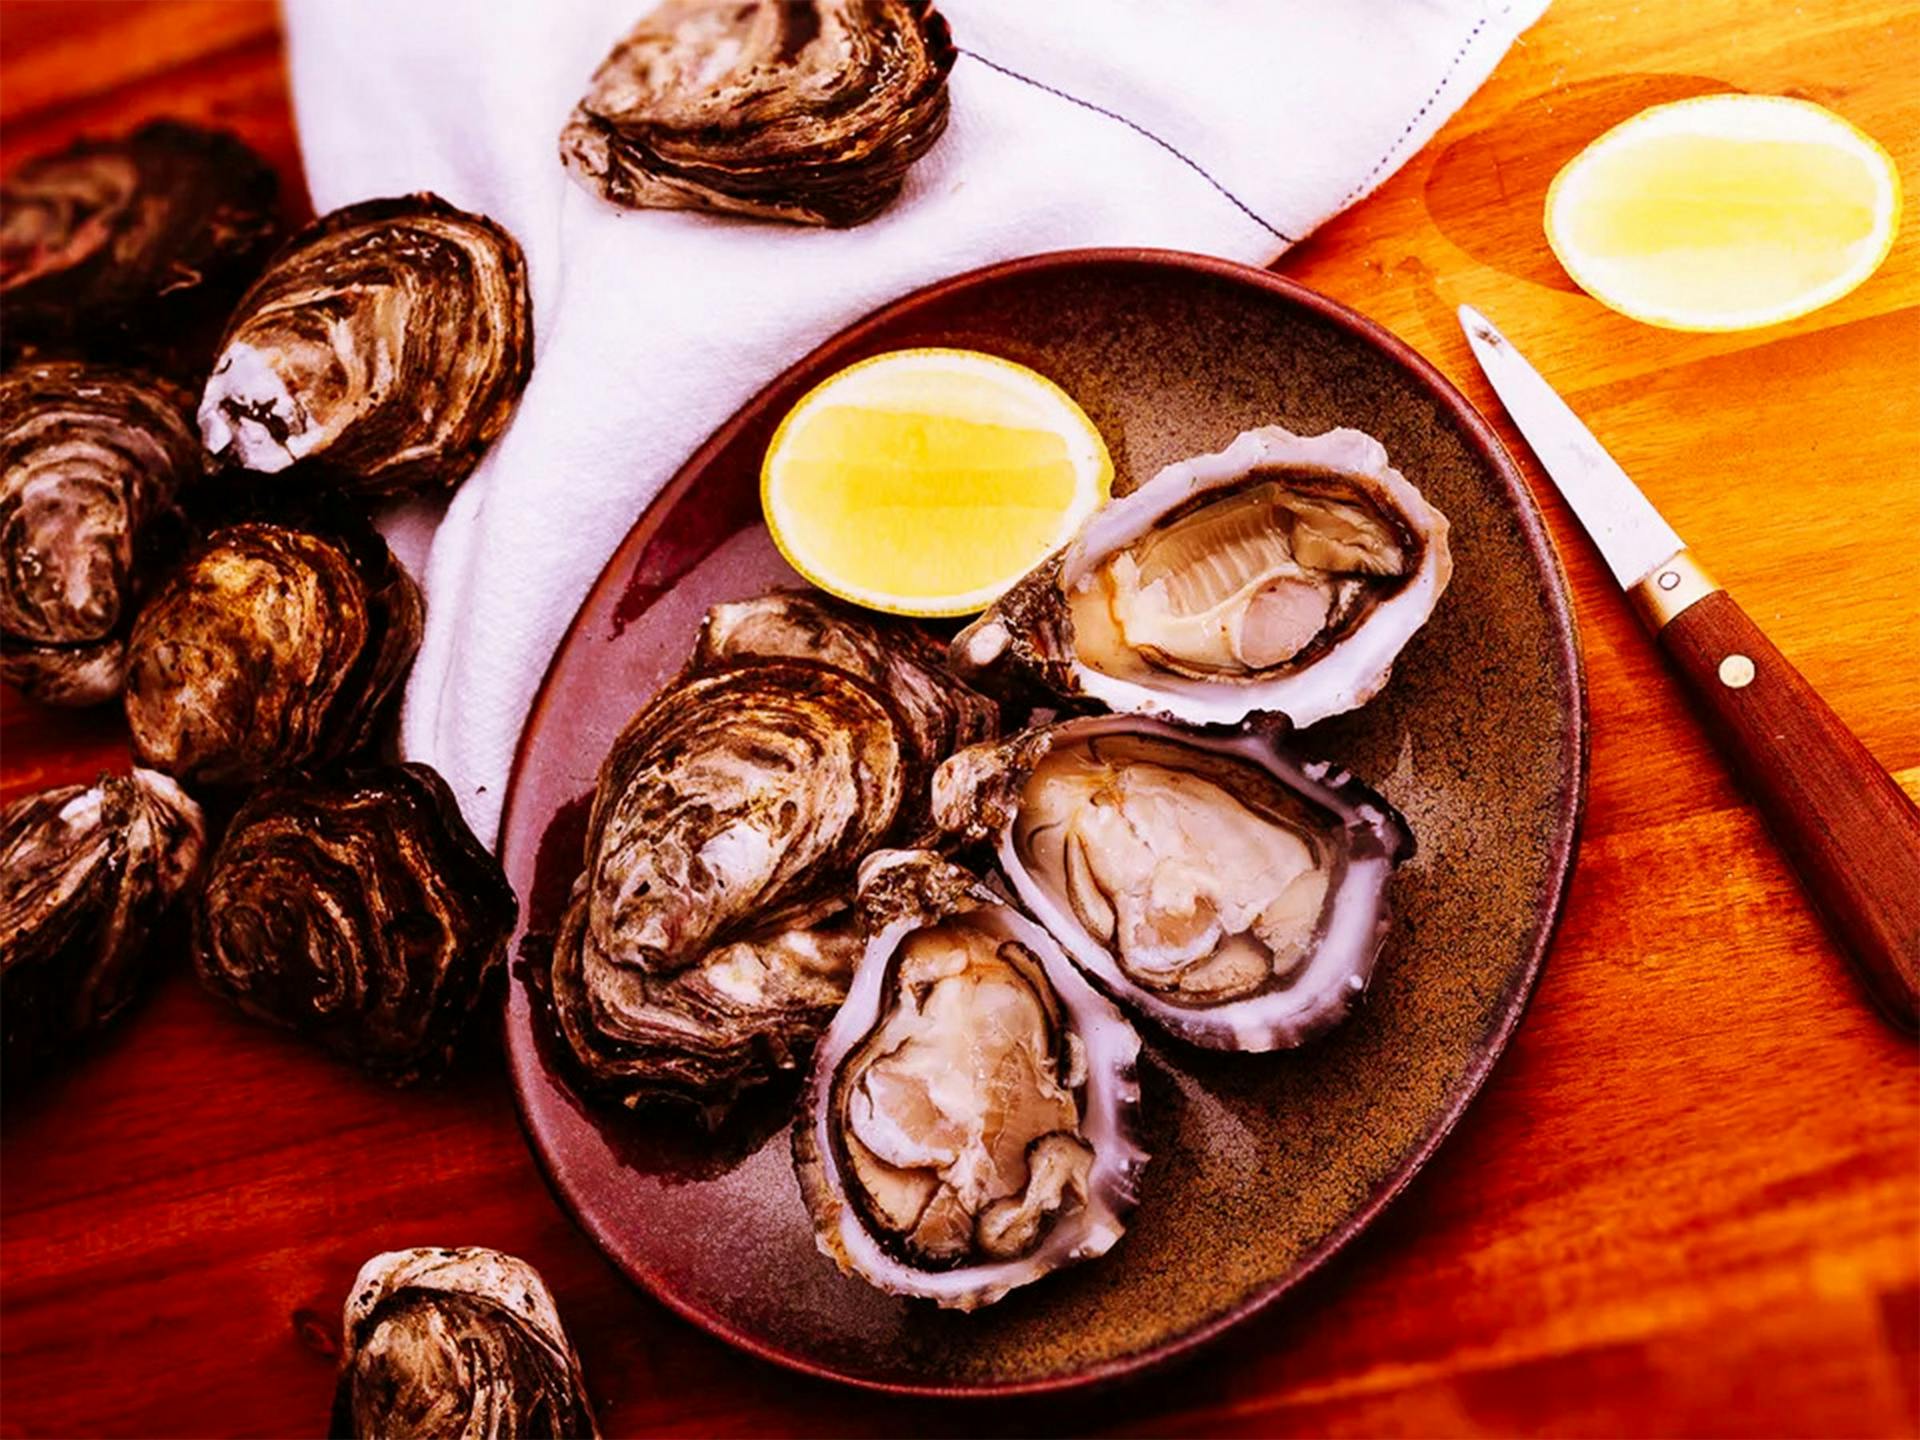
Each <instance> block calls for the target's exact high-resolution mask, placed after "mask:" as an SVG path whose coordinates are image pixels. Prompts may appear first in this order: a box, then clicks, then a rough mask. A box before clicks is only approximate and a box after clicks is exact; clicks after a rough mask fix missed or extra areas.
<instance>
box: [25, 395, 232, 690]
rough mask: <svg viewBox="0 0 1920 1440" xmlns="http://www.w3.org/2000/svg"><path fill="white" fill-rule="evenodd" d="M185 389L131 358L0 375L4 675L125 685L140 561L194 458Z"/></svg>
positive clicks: (173, 522)
mask: <svg viewBox="0 0 1920 1440" xmlns="http://www.w3.org/2000/svg"><path fill="white" fill-rule="evenodd" d="M186 416H187V397H186V396H185V395H184V394H182V393H181V392H179V391H177V390H175V389H174V388H173V387H172V386H171V385H168V384H166V383H165V382H163V381H159V380H155V379H152V378H150V377H148V376H144V375H140V374H138V373H136V372H134V371H131V370H114V369H107V368H104V367H100V366H92V365H73V364H60V365H26V366H21V367H19V368H17V369H14V370H10V371H8V372H7V373H6V375H5V376H3V377H0V677H4V678H6V679H7V680H10V681H12V682H13V683H14V684H16V685H18V686H19V687H20V688H21V689H22V690H24V691H26V692H27V693H28V694H29V695H33V696H35V697H36V698H38V699H41V700H44V701H46V702H48V703H49V704H54V705H93V704H98V703H99V702H100V701H103V700H108V699H111V698H112V697H113V696H115V695H117V694H119V692H120V681H121V678H122V676H123V675H124V674H125V671H126V660H127V631H128V630H129V629H130V628H131V627H132V624H133V613H134V608H135V605H136V602H137V601H138V599H139V596H140V594H141V592H142V591H143V590H144V589H145V587H146V581H147V577H148V572H150V571H151V570H152V569H153V568H154V567H155V566H156V565H157V564H159V563H160V562H162V561H164V560H165V559H167V558H168V557H169V555H170V553H171V552H172V550H173V549H174V548H175V547H176V546H177V545H178V544H179V542H180V540H181V538H182V534H183V531H182V525H181V520H180V512H179V507H178V505H177V504H176V497H177V496H178V494H179V492H180V490H181V487H182V486H183V485H185V484H186V483H187V481H188V480H189V479H191V478H192V477H193V476H195V475H197V474H198V473H199V471H200V442H199V439H198V438H197V437H196V436H195V435H194V433H193V430H192V427H191V426H190V424H189V423H188V421H187V418H186Z"/></svg>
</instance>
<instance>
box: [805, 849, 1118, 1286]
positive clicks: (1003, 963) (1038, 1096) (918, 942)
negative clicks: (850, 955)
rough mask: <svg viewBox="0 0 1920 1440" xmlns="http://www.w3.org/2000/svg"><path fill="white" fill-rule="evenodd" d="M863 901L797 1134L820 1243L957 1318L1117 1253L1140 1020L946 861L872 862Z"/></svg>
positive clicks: (856, 1268)
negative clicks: (848, 968) (845, 977)
mask: <svg viewBox="0 0 1920 1440" xmlns="http://www.w3.org/2000/svg"><path fill="white" fill-rule="evenodd" d="M860 909H861V916H862V922H863V925H864V926H865V928H866V929H867V931H868V933H869V935H870V937H871V938H870V939H869V940H868V942H867V945H866V949H865V951H864V953H863V954H862V956H861V959H860V964H859V969H858V971H857V972H856V974H855V976H854V982H853V988H852V990H851V992H850V993H849V995H848V997H847V1002H846V1004H845V1005H844V1006H842V1007H841V1010H840V1013H839V1014H838V1015H837V1016H835V1018H834V1021H833V1023H832V1024H831V1025H830V1026H829V1027H828V1028H827V1033H826V1035H825V1036H824V1037H823V1038H822V1040H821V1042H820V1045H819V1048H818V1050H817V1052H816V1054H815V1057H814V1063H813V1070H812V1073H811V1075H810V1077H809V1079H808V1083H807V1090H806V1096H805V1099H804V1101H803V1104H802V1110H801V1115H800V1118H799V1120H798V1122H797V1123H796V1124H795V1126H794V1131H793V1150H794V1166H795V1170H796V1172H797V1173H798V1175H799V1178H800V1189H801V1192H802V1194H803V1195H804V1196H805V1197H806V1201H807V1207H808V1209H809V1211H810V1212H811V1214H812V1216H813V1222H814V1228H815V1232H816V1235H817V1238H818V1240H819V1245H820V1249H821V1251H822V1253H824V1254H825V1255H827V1256H828V1257H830V1258H831V1259H833V1260H834V1261H835V1262H836V1263H838V1264H839V1266H840V1268H841V1269H842V1270H844V1271H846V1272H847V1273H849V1274H857V1275H859V1276H861V1277H862V1278H863V1279H865V1280H867V1281H869V1282H870V1283H872V1284H874V1285H877V1286H879V1287H880V1288H881V1289H883V1290H886V1291H889V1292H891V1293H893V1294H896V1295H909V1296H917V1297H920V1298H924V1299H929V1300H933V1301H935V1302H937V1303H938V1304H940V1305H941V1306H943V1307H947V1308H951V1309H958V1310H973V1309H976V1308H978V1307H979V1306H982V1305H988V1304H991V1303H993V1302H994V1301H996V1300H998V1299H999V1298H1000V1297H1001V1296H1003V1295H1005V1294H1006V1293H1007V1292H1008V1291H1009V1290H1012V1289H1014V1288H1015V1287H1017V1286H1020V1285H1025V1284H1029V1283H1031V1282H1032V1281H1034V1280H1038V1279H1039V1278H1041V1277H1042V1276H1043V1275H1046V1274H1047V1273H1049V1272H1050V1271H1053V1270H1055V1269H1058V1268H1059V1267H1060V1266H1062V1265H1067V1264H1071V1263H1073V1262H1075V1261H1080V1260H1087V1259H1091V1258H1093V1257H1094V1256H1097V1255H1102V1254H1104V1253H1106V1251H1107V1250H1109V1249H1110V1248H1112V1246H1113V1244H1114V1242H1115V1241H1117V1240H1118V1239H1119V1238H1120V1236H1121V1234H1122V1233H1123V1231H1124V1230H1125V1224H1126V1217H1127V1215H1128V1214H1129V1213H1130V1212H1131V1210H1132V1208H1133V1204H1134V1199H1135V1189H1136V1186H1137V1183H1138V1178H1139V1173H1140V1170H1141V1168H1142V1167H1143V1166H1144V1165H1145V1163H1146V1160H1147V1156H1146V1154H1145V1152H1144V1151H1142V1150H1141V1149H1140V1147H1139V1145H1138V1143H1137V1141H1136V1139H1135V1127H1136V1121H1137V1112H1138V1108H1139V1098H1140V1091H1139V1085H1138V1082H1137V1080H1136V1077H1135V1065H1136V1062H1137V1059H1138V1056H1139V1052H1140V1038H1139V1036H1138V1035H1136V1034H1135V1033H1134V1031H1133V1027H1132V1026H1130V1025H1129V1024H1127V1022H1126V1020H1125V1019H1124V1018H1123V1017H1122V1016H1121V1015H1120V1012H1119V1011H1117V1010H1116V1009H1114V1007H1113V1006H1112V1004H1111V1003H1110V1002H1108V1001H1107V1000H1106V998H1105V997H1103V996H1102V995H1100V994H1099V993H1098V992H1097V991H1095V990H1094V989H1093V988H1092V987H1091V986H1090V985H1088V984H1087V982H1086V981H1085V980H1084V979H1083V978H1082V977H1081V976H1080V974H1079V973H1078V972H1077V971H1076V970H1075V969H1074V968H1073V967H1072V966H1071V965H1070V964H1069V963H1068V962H1067V959H1066V956H1065V955H1063V954H1062V953H1061V951H1060V948H1059V946H1058V945H1056V944H1055V943H1054V941H1053V939H1052V937H1050V936H1049V935H1048V934H1047V933H1046V932H1045V931H1044V930H1042V929H1040V928H1039V927H1038V926H1036V925H1035V924H1033V922H1032V921H1030V920H1028V919H1027V918H1026V917H1025V916H1024V915H1021V914H1020V913H1019V912H1018V911H1016V910H1014V909H1013V908H1012V907H1010V906H1009V905H1007V904H1005V903H1004V902H1002V901H1001V900H1000V899H999V898H998V897H997V896H995V895H994V894H993V892H992V891H990V890H988V889H987V888H986V887H985V886H983V885H981V884H980V883H979V882H978V881H977V880H975V879H974V878H973V877H972V876H971V875H969V874H968V873H967V872H966V871H964V870H962V869H960V868H959V867H957V866H955V865H953V864H951V863H949V862H947V861H945V860H943V859H941V858H940V857H939V856H937V855H934V854H932V853H930V852H927V851H910V850H890V851H879V852H876V853H875V854H874V855H872V856H870V857H869V858H868V859H867V861H866V862H865V863H864V864H863V865H862V866H861V872H860Z"/></svg>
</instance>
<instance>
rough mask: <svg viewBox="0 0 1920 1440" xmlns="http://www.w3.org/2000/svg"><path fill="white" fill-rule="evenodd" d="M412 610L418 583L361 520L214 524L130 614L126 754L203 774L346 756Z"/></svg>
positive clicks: (400, 653)
mask: <svg viewBox="0 0 1920 1440" xmlns="http://www.w3.org/2000/svg"><path fill="white" fill-rule="evenodd" d="M422 620H423V608H422V604H421V599H420V591H419V589H418V588H417V587H416V586H415V585H414V583H413V581H412V579H411V578H410V577H409V576H408V575H407V573H406V571H404V570H403V569H401V568H400V565H399V562H398V561H396V560H395V559H394V558H393V552H392V551H390V550H389V549H388V548H387V544H386V541H384V540H382V539H381V538H380V536H379V535H378V534H377V533H375V532H374V530H373V529H372V528H371V527H370V526H368V525H366V524H365V523H364V522H360V521H351V520H347V519H344V518H342V519H339V520H338V521H337V522H336V523H334V524H332V525H330V526H329V528H328V529H327V530H326V532H325V533H322V532H320V531H318V530H305V529H296V528H294V527H292V526H288V525H275V524H269V523H266V522H262V521H250V522H247V523H245V524H240V525H230V526H228V527H226V528H225V529H223V530H216V531H215V532H214V533H213V534H212V535H210V536H208V537H207V539H206V540H205V541H204V542H203V543H202V544H201V545H200V547H199V548H198V549H197V550H196V551H195V552H194V553H193V554H192V555H191V556H189V557H188V559H187V561H186V563H185V564H183V565H182V566H181V567H180V568H179V569H178V570H175V571H174V572H173V573H172V574H171V575H169V576H168V577H167V579H166V581H165V582H164V583H163V584H162V585H161V586H160V588H159V589H158V590H157V591H156V592H155V593H154V595H153V597H152V598H151V599H150V600H149V601H148V602H147V604H146V605H145V606H144V607H143V608H142V609H141V611H140V616H139V618H138V620H136V621H135V623H134V627H133V638H132V641H131V644H130V646H129V650H128V670H127V689H126V706H127V723H128V726H129V727H130V728H131V730H132V732H133V749H134V754H135V755H136V756H138V757H139V759H140V761H141V763H142V764H145V765H151V766H153V767H154V768H156V769H159V770H165V771H167V772H168V773H169V774H171V775H175V776H178V777H179V778H181V779H183V780H199V781H206V782H210V783H215V784H241V783H246V782H249V781H253V780H258V779H260V778H261V777H263V776H265V775H268V774H271V773H272V772H274V771H276V770H284V769H289V768H292V767H294V766H300V765H315V764H322V763H325V762H328V761H331V760H335V759H338V758H340V757H342V756H345V755H348V754H351V753H352V752H354V751H355V750H358V749H359V748H361V747H362V746H363V745H365V744H366V743H367V741H368V740H369V739H370V738H371V736H372V734H373V731H374V728H375V726H376V725H377V724H378V723H379V721H380V720H381V718H382V717H383V715H384V713H385V710H386V706H387V702H388V701H389V700H390V699H392V698H393V696H394V695H395V694H396V693H397V692H398V690H399V687H400V684H401V682H402V681H403V680H404V679H405V678H406V673H407V668H408V667H409V666H410V665H411V664H412V663H413V656H414V652H415V651H416V650H418V649H419V648H420V627H421V623H422Z"/></svg>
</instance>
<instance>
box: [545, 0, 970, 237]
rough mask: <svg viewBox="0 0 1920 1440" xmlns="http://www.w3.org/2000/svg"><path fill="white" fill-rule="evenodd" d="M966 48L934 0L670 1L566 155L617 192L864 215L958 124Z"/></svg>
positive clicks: (594, 96) (603, 83) (700, 206)
mask: <svg viewBox="0 0 1920 1440" xmlns="http://www.w3.org/2000/svg"><path fill="white" fill-rule="evenodd" d="M954 54H955V52H954V48H953V42H952V39H951V38H950V36H949V35H948V32H947V24H946V21H945V20H943V19H942V18H941V17H940V15H939V13H938V12H937V11H936V10H935V9H934V8H933V6H932V5H931V4H930V3H928V0H737V3H724V4H723V3H715V0H665V3H664V4H662V5H660V6H659V7H658V8H656V9H654V10H653V11H652V12H651V13H650V14H648V15H647V17H646V18H645V19H644V20H642V21H641V22H640V24H639V25H638V26H637V27H636V28H635V29H634V30H632V31H631V32H630V33H629V34H628V35H627V36H626V38H624V39H623V40H621V42H620V43H619V44H618V45H616V46H615V47H614V49H613V52H612V53H611V54H610V55H608V56H607V58H606V59H605V60H604V61H602V62H601V65H600V68H599V70H597V71H596V72H595V73H594V77H593V81H592V83H591V84H590V85H589V86H588V88H587V93H586V95H585V96H584V97H583V98H582V99H581V101H580V103H579V105H578V106H577V107H575V109H574V112H573V117H572V119H571V120H569V121H568V122H567V126H566V128H565V129H564V130H562V131H561V134H560V156H561V159H562V160H563V161H564V162H565V164H566V165H567V167H568V168H569V169H570V170H572V171H573V173H574V174H575V175H576V176H577V177H578V178H579V179H580V181H581V182H582V183H583V184H585V185H586V186H587V187H588V188H589V189H591V190H593V191H595V192H596V193H598V194H600V195H602V196H604V197H605V198H606V199H608V200H611V201H612V202H614V203H615V204H617V205H626V206H630V207H633V208H636V209H639V208H647V207H659V208H666V209H693V210H719V211H727V212H731V213H734V214H740V215H754V216H759V217H761V218H764V219H771V220H791V221H798V222H801V223H803V224H810V225H857V224H859V223H860V222H861V221H863V220H868V219H871V218H872V217H873V216H875V215H877V214H879V213H880V211H881V210H883V209H885V208H886V206H887V205H888V204H889V203H890V202H891V201H892V200H893V198H894V197H895V196H896V195H898V194H899V193H900V187H901V184H902V182H903V180H904V179H905V176H906V172H907V168H908V167H909V166H910V165H912V164H913V162H914V161H915V160H917V159H919V158H920V157H921V156H922V155H924V154H925V153H926V152H927V150H928V149H929V148H931V147H932V145H933V142H934V141H935V140H937V139H939V138H940V132H941V131H942V130H944V129H945V128H946V124H947V72H948V71H949V70H950V69H952V68H953V61H954Z"/></svg>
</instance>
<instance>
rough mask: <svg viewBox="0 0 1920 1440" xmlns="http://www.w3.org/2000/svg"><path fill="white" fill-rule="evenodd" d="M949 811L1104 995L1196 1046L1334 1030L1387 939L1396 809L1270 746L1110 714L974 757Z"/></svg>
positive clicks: (953, 787)
mask: <svg viewBox="0 0 1920 1440" xmlns="http://www.w3.org/2000/svg"><path fill="white" fill-rule="evenodd" d="M934 814H935V818H936V819H937V820H938V821H939V822H940V823H942V824H943V825H945V826H947V827H948V828H949V829H951V830H953V831H954V832H956V833H958V834H961V835H964V836H966V837H967V838H970V839H985V840H989V841H991V842H992V844H993V845H994V847H995V851H996V854H997V857H998V859H999V862H1000V867H1001V869H1002V870H1003V871H1004V873H1005V875H1006V877H1007V879H1008V881H1009V882H1010V883H1011V884H1012V886H1013V889H1014V892H1015V893H1016V894H1017V895H1018V896H1019V898H1020V903H1021V904H1022V905H1024V906H1025V907H1026V908H1027V910H1028V911H1029V912H1030V913H1031V914H1032V915H1033V916H1034V917H1035V918H1036V919H1038V920H1039V921H1040V923H1041V924H1042V925H1044V926H1045V927H1046V928H1047V929H1048V930H1049V931H1050V932H1052V934H1053V935H1054V936H1055V937H1056V938H1057V939H1058V940H1059V941H1060V943H1061V944H1062V945H1063V946H1065V947H1066V950H1067V952H1068V954H1070V955H1072V956H1073V958H1074V959H1075V960H1076V961H1077V962H1079V964H1080V966H1081V968H1083V969H1084V970H1085V971H1086V972H1087V973H1088V974H1089V975H1091V976H1092V977H1093V978H1094V979H1095V980H1096V981H1097V982H1098V983H1099V984H1100V985H1101V986H1102V987H1103V988H1104V989H1105V990H1106V991H1107V993H1108V994H1110V995H1112V996H1114V997H1115V998H1116V999H1118V1000H1120V1001H1121V1002H1122V1003H1123V1004H1125V1005H1127V1006H1129V1007H1130V1008H1132V1009H1133V1010H1135V1011H1137V1012H1138V1013H1139V1014H1141V1015H1144V1016H1145V1017H1147V1018H1148V1019H1149V1020H1152V1021H1153V1022H1154V1023H1155V1024H1158V1025H1160V1026H1161V1027H1162V1028H1164V1029H1166V1030H1168V1031H1170V1032H1171V1033H1173V1034H1174V1035H1176V1036H1178V1037H1180V1038H1181V1039H1183V1040H1187V1041H1190V1042H1192V1043H1194V1044H1197V1045H1204V1046H1206V1047H1208V1048H1210V1049H1216V1050H1256V1051H1258V1050H1275V1049H1281V1048H1285V1047H1288V1046H1293V1045H1298V1044H1300V1043H1301V1042H1302V1041H1304V1040H1306V1039H1308V1038H1309V1037H1311V1036H1312V1035H1315V1034H1317V1033H1318V1032H1320V1031H1322V1030H1324V1029H1326V1028H1327V1027H1329V1026H1331V1025H1333V1024H1334V1023H1335V1022H1337V1021H1338V1020H1339V1019H1340V1018H1341V1017H1342V1016H1344V1015H1345V1014H1346V1013H1347V1011H1348V1010H1349V1009H1350V1008H1351V1006H1352V1005H1353V1003H1354V1002H1355V1001H1356V1000H1357V999H1358V998H1359V997H1360V995H1361V994H1362V993H1363V992H1364V991H1365V989H1366V986H1367V982H1368V980H1369V979H1370V978H1371V976H1372V974H1373V966H1374V961H1375V958H1376V957H1377V956H1378V954H1379V951H1380V946H1381V944H1382V942H1383V941H1384V940H1385V938H1386V933H1387V925H1388V920H1389V913H1388V908H1387V896H1386V890H1387V881H1388V878H1389V877H1390V875H1391V874H1392V871H1393V868H1394V867H1395V866H1396V865H1398V864H1399V863H1400V862H1401V861H1402V860H1404V859H1405V858H1406V857H1407V856H1409V855H1411V854H1412V853H1413V836H1412V833H1411V832H1410V831H1409V830H1408V829H1407V825H1406V822H1405V821H1404V820H1403V819H1401V817H1400V815H1399V813H1398V812H1397V811H1395V810H1394V808H1393V807H1392V806H1391V805H1389V804H1388V803H1387V802H1386V801H1385V800H1383V799H1381V798H1380V796H1378V795H1376V794H1375V793H1374V792H1373V791H1371V790H1369V789H1368V788H1367V787H1366V786H1364V785H1362V784H1361V783H1360V782H1359V781H1357V780H1355V779H1354V778H1353V777H1352V776H1351V775H1349V774H1347V773H1346V772H1345V771H1342V770H1339V769H1337V768H1335V767H1333V766H1331V765H1328V764H1326V763H1324V762H1319V761H1308V760H1304V759H1302V758H1300V757H1299V756H1296V755H1294V754H1292V753H1290V752H1289V751H1287V750H1286V749H1284V748H1283V747H1282V746H1280V745H1279V744H1277V743H1276V742H1275V741H1274V740H1273V739H1272V738H1271V737H1270V736H1267V735H1263V734H1258V733H1249V732H1240V733H1222V732H1203V731H1196V730H1190V729H1186V728H1183V727H1180V726H1175V725H1169V724H1166V723H1164V722H1161V721H1156V720H1150V719H1146V718H1144V717H1138V716H1125V715H1108V716H1099V717H1095V718H1091V719H1084V720H1070V721H1066V722H1064V723H1062V724H1059V725H1052V726H1046V727H1042V728H1040V729H1037V730H1030V731H1028V732H1026V733H1025V734H1022V735H1019V736H1016V737H1014V738H1012V739H1010V740H1007V741H1005V742H1002V743H999V744H994V745H983V746H978V747H975V748H973V749H970V750H963V751H961V752H960V753H959V754H958V755H955V756H953V757H952V758H951V759H950V760H948V761H947V762H946V763H945V764H943V765H942V766H941V767H940V769H939V770H938V771H937V772H936V773H935V776H934Z"/></svg>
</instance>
